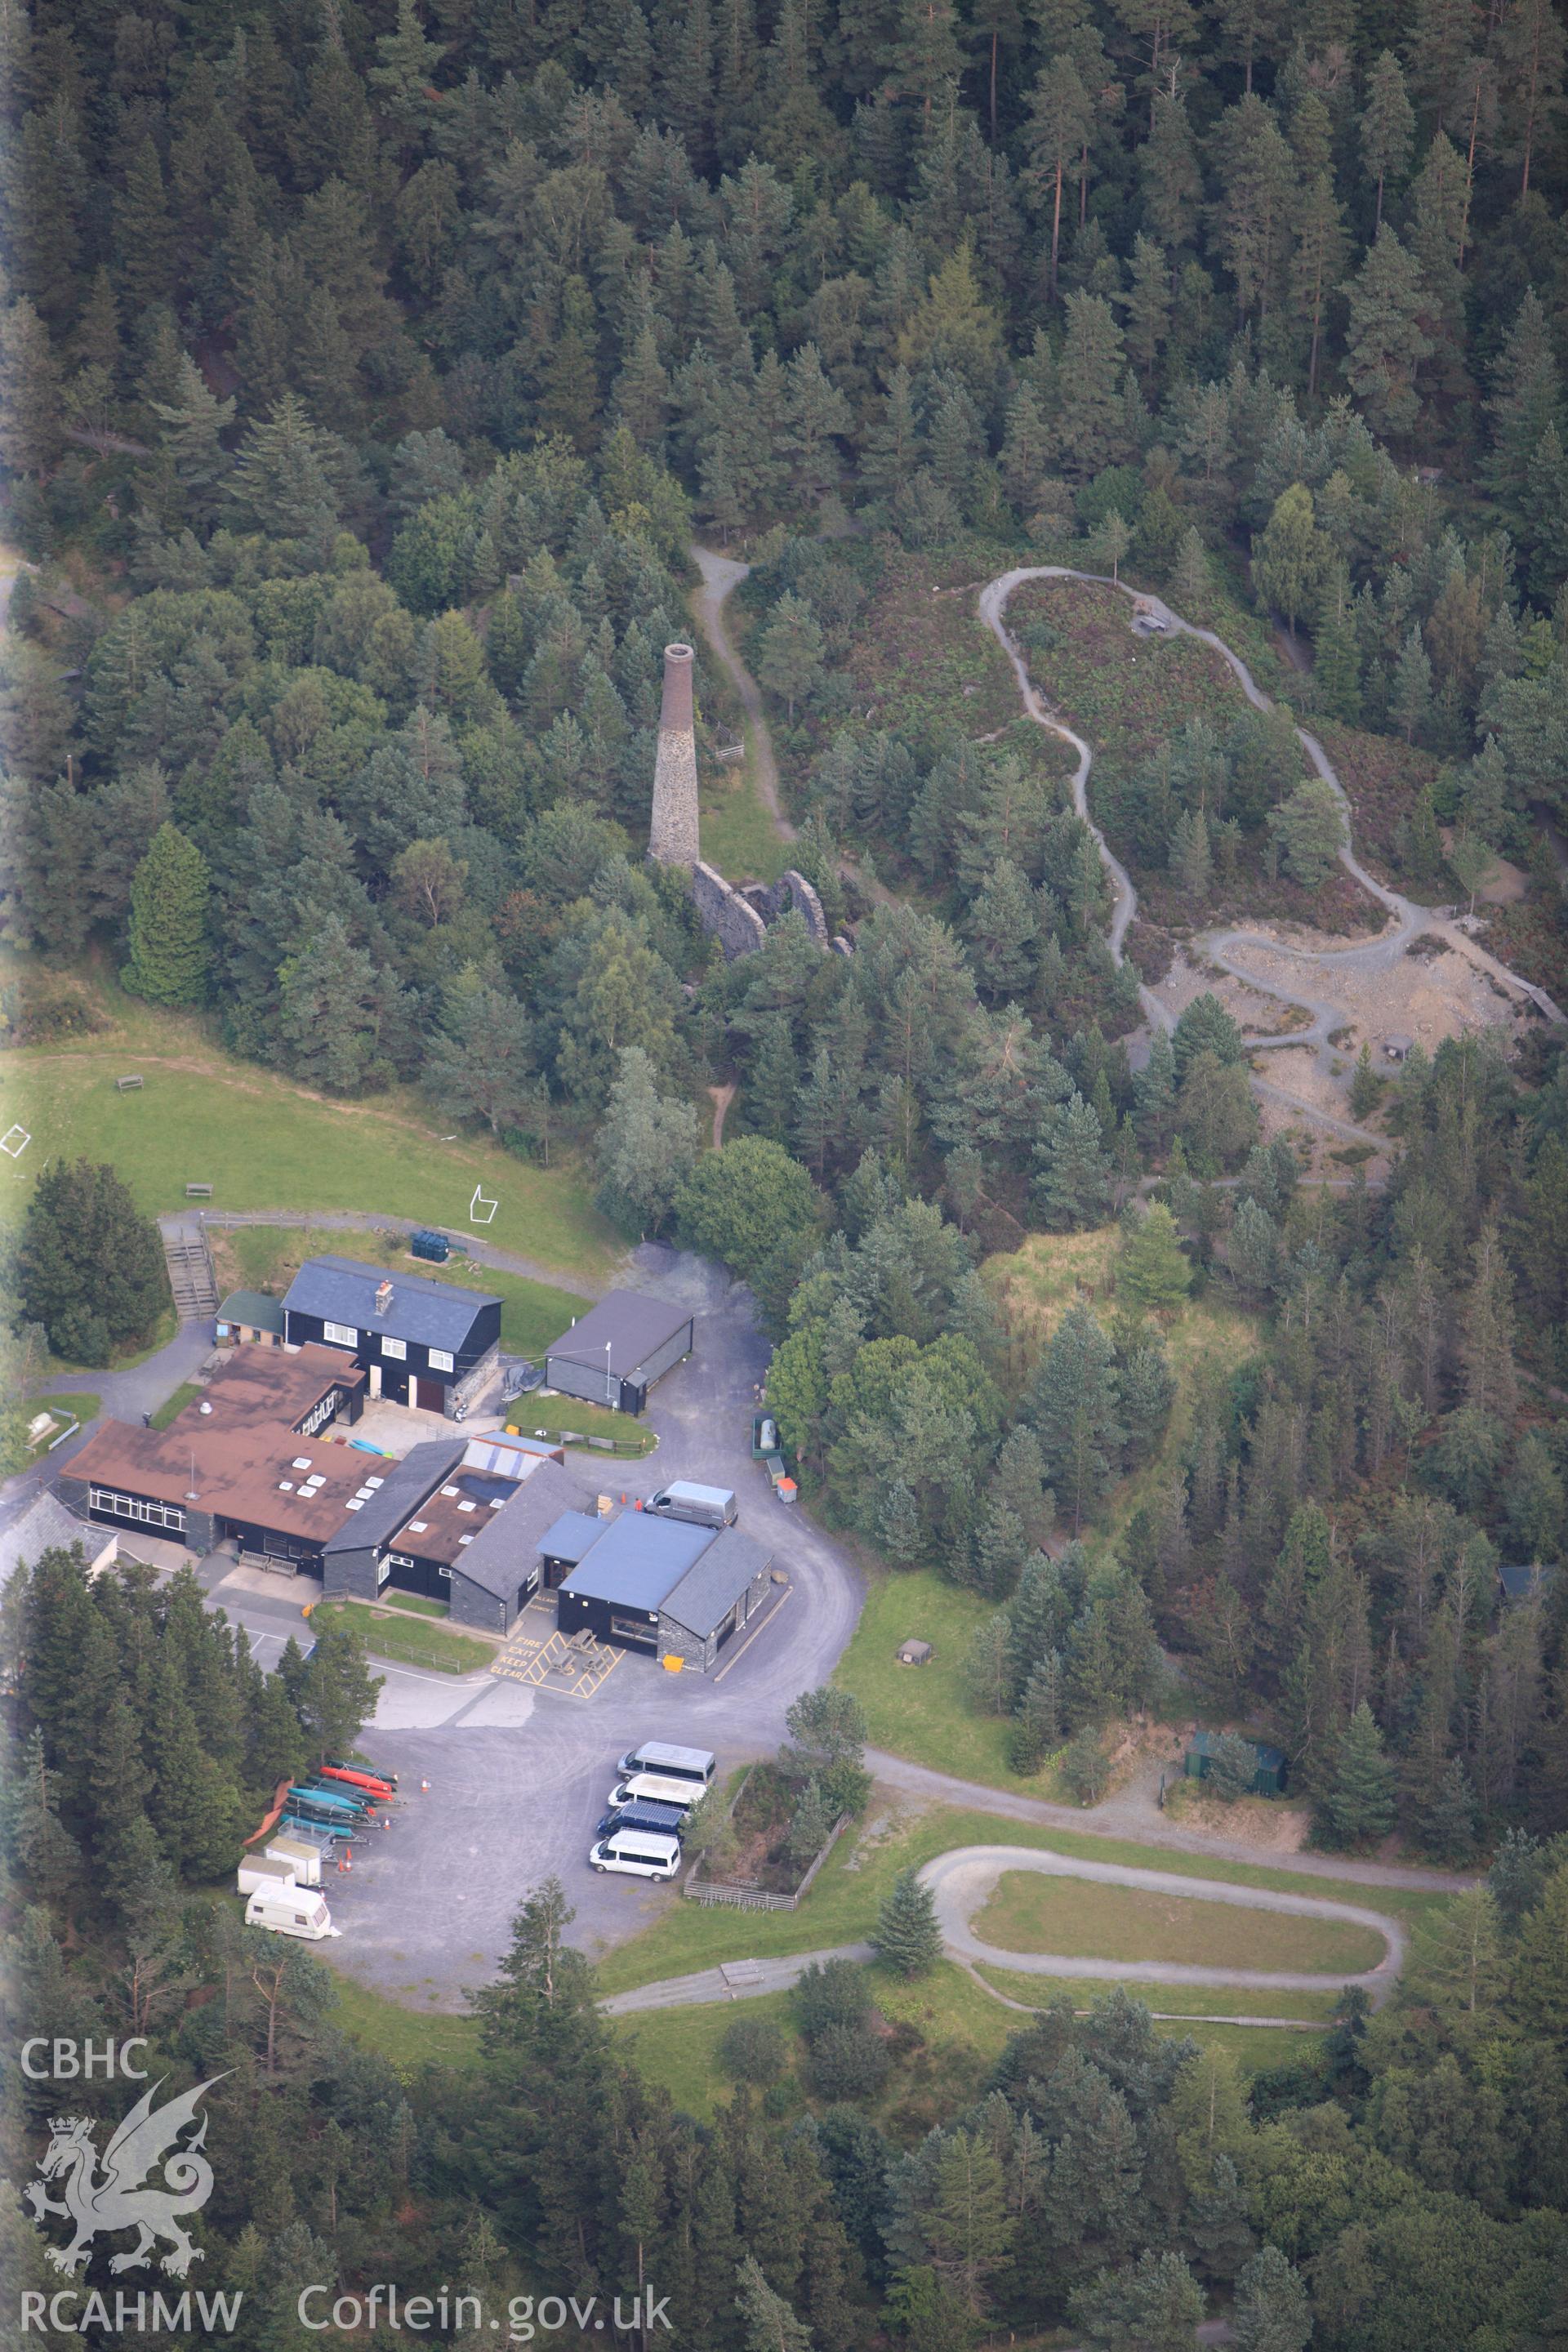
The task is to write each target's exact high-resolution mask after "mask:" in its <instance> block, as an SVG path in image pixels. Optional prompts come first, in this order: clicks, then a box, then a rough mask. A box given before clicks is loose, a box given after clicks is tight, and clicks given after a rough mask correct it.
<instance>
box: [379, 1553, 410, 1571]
mask: <svg viewBox="0 0 1568 2352" xmlns="http://www.w3.org/2000/svg"><path fill="white" fill-rule="evenodd" d="M386 1565H387V1567H388V1568H412V1567H413V1565H414V1562H413V1561H412V1560H411V1559H409V1557H408V1554H407V1553H406V1552H405V1551H389V1552H388V1553H387V1555H386Z"/></svg>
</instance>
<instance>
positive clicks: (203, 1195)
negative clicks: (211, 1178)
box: [185, 1184, 213, 1201]
mask: <svg viewBox="0 0 1568 2352" xmlns="http://www.w3.org/2000/svg"><path fill="white" fill-rule="evenodd" d="M212 1196H213V1188H212V1186H211V1185H210V1184H187V1185H186V1187H185V1198H186V1200H187V1201H210V1200H211V1199H212Z"/></svg>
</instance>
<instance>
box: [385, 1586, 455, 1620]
mask: <svg viewBox="0 0 1568 2352" xmlns="http://www.w3.org/2000/svg"><path fill="white" fill-rule="evenodd" d="M382 1605H383V1607H384V1608H387V1609H405V1610H406V1611H407V1612H408V1614H409V1615H410V1616H411V1617H435V1618H437V1619H439V1618H442V1617H445V1616H446V1615H447V1604H446V1602H445V1601H427V1600H426V1597H425V1595H424V1594H423V1593H422V1592H394V1591H392V1589H391V1587H390V1586H388V1588H387V1591H386V1592H385V1595H384V1599H383V1603H382Z"/></svg>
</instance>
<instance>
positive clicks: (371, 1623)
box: [310, 1601, 495, 1675]
mask: <svg viewBox="0 0 1568 2352" xmlns="http://www.w3.org/2000/svg"><path fill="white" fill-rule="evenodd" d="M310 1622H311V1624H312V1625H313V1626H318V1627H319V1626H321V1625H322V1624H331V1625H348V1626H351V1627H352V1628H353V1631H354V1632H355V1633H359V1634H362V1635H363V1639H364V1645H365V1648H366V1649H367V1650H368V1651H369V1652H370V1654H371V1655H372V1657H373V1658H390V1659H391V1660H392V1661H393V1662H394V1664H397V1665H400V1666H429V1667H431V1668H432V1669H433V1670H434V1672H436V1673H437V1674H438V1675H472V1674H477V1673H478V1672H479V1669H480V1668H481V1667H482V1666H485V1665H488V1664H489V1660H490V1658H491V1656H492V1655H493V1654H494V1651H495V1644H494V1643H493V1642H488V1641H487V1640H486V1639H485V1637H484V1635H483V1634H482V1633H448V1632H447V1628H446V1627H445V1626H444V1625H432V1624H430V1623H428V1622H426V1620H425V1619H424V1618H408V1617H392V1616H384V1615H383V1614H382V1612H381V1611H380V1610H379V1609H371V1608H367V1607H366V1605H365V1603H364V1602H363V1601H317V1603H316V1605H315V1607H314V1608H313V1609H312V1610H311V1612H310Z"/></svg>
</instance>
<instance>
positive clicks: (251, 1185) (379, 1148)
mask: <svg viewBox="0 0 1568 2352" xmlns="http://www.w3.org/2000/svg"><path fill="white" fill-rule="evenodd" d="M6 968H7V969H8V970H15V969H16V968H17V965H16V960H12V961H10V962H9V964H8V965H7V967H6ZM99 994H100V997H101V1002H102V1004H103V1008H104V1010H105V1011H106V1012H107V1013H109V1014H110V1016H111V1021H112V1026H111V1027H110V1030H109V1031H108V1032H107V1033H106V1034H105V1035H103V1036H98V1037H93V1038H91V1039H89V1040H87V1041H85V1042H83V1043H81V1044H79V1045H66V1046H62V1047H59V1048H54V1047H51V1048H47V1049H45V1048H26V1049H25V1050H23V1051H20V1052H18V1053H16V1054H14V1055H7V1056H6V1071H5V1087H6V1093H7V1108H6V1117H7V1118H13V1117H16V1118H22V1120H23V1121H24V1123H25V1124H26V1126H28V1127H29V1128H31V1129H32V1131H33V1134H34V1137H35V1139H36V1144H37V1159H38V1163H39V1165H40V1166H41V1165H42V1164H43V1160H44V1159H45V1158H46V1157H48V1158H53V1157H55V1156H57V1155H58V1154H60V1153H64V1154H66V1155H67V1156H74V1155H76V1154H77V1153H79V1152H86V1153H87V1154H88V1155H89V1158H92V1159H94V1160H110V1161H112V1162H113V1164H114V1165H115V1166H116V1167H117V1168H118V1169H119V1171H120V1172H121V1175H122V1176H123V1177H124V1178H125V1180H126V1181H127V1182H128V1183H129V1184H130V1186H131V1188H132V1192H134V1193H135V1195H136V1198H137V1200H138V1202H140V1203H141V1205H142V1208H143V1209H144V1210H146V1211H148V1212H149V1213H158V1212H159V1211H163V1210H168V1209H183V1208H184V1206H185V1186H186V1184H187V1183H188V1182H194V1181H199V1182H202V1183H210V1184H211V1185H212V1186H213V1187H214V1198H213V1206H214V1207H215V1208H216V1209H277V1208H288V1209H299V1210H302V1211H308V1210H310V1209H338V1210H342V1209H347V1210H359V1211H363V1212H365V1213H368V1214H374V1213H378V1212H384V1213H386V1214H389V1215H393V1216H403V1217H413V1218H418V1219H421V1220H427V1221H429V1222H430V1223H436V1224H449V1225H452V1226H455V1227H457V1228H458V1230H460V1231H467V1230H468V1202H469V1200H470V1199H471V1197H472V1194H473V1192H474V1188H475V1186H476V1185H479V1187H480V1188H481V1190H482V1191H483V1192H484V1194H485V1195H486V1196H487V1197H488V1198H489V1199H492V1200H494V1201H496V1202H498V1204H499V1205H498V1207H497V1209H496V1213H495V1217H494V1220H493V1222H492V1223H490V1224H489V1225H487V1226H486V1228H485V1238H486V1239H487V1240H488V1241H492V1242H496V1243H499V1244H500V1245H501V1246H502V1247H503V1248H507V1249H512V1250H517V1251H519V1252H521V1253H523V1254H525V1255H528V1256H531V1257H536V1258H538V1259H540V1260H541V1261H542V1263H544V1264H546V1265H551V1266H557V1267H559V1268H560V1269H561V1271H562V1272H563V1273H567V1274H574V1273H581V1274H594V1275H598V1274H603V1273H606V1272H607V1271H608V1270H609V1268H610V1266H611V1265H613V1264H614V1263H615V1260H616V1257H617V1256H618V1255H619V1254H620V1251H619V1244H617V1242H616V1237H615V1235H614V1234H613V1233H612V1231H611V1229H610V1227H609V1226H608V1225H607V1224H606V1223H605V1221H604V1219H603V1218H601V1217H600V1216H599V1215H598V1214H597V1213H596V1212H595V1209H594V1208H593V1206H592V1203H591V1202H590V1200H589V1197H588V1188H587V1186H586V1184H585V1183H584V1181H583V1178H582V1175H581V1173H580V1171H578V1170H577V1169H576V1168H575V1167H574V1166H573V1165H570V1164H563V1166H561V1167H558V1168H552V1169H544V1168H536V1167H532V1166H531V1165H529V1164H528V1163H526V1162H524V1161H522V1160H514V1159H513V1158H512V1157H511V1156H510V1153H507V1152H504V1151H502V1150H500V1146H499V1145H497V1144H494V1143H490V1142H488V1141H485V1140H482V1139H479V1137H476V1136H469V1135H463V1136H458V1137H457V1138H455V1139H453V1140H452V1141H451V1142H445V1141H443V1140H442V1138H441V1135H440V1133H439V1132H438V1131H437V1130H436V1129H434V1128H433V1125H432V1113H431V1112H430V1110H429V1108H428V1107H427V1106H426V1104H425V1103H424V1102H423V1101H422V1100H421V1098H420V1097H419V1096H418V1095H416V1093H415V1092H414V1091H413V1090H412V1089H409V1088H400V1089H397V1090H395V1091H394V1092H392V1093H389V1094H386V1095H384V1096H377V1097H375V1098H374V1100H373V1101H370V1102H364V1103H340V1102H330V1101H327V1100H325V1099H324V1098H323V1097H319V1096H316V1095H311V1094H308V1093H306V1091H305V1090H304V1089H303V1088H302V1087H296V1086H293V1085H291V1084H290V1083H289V1080H288V1079H286V1078H281V1077H279V1076H275V1075H274V1074H273V1073H271V1072H269V1071H266V1070H262V1069H259V1068H257V1067H255V1066H253V1065H251V1064H249V1063H245V1062H238V1061H236V1060H235V1059H234V1058H233V1057H232V1056H231V1055H226V1054H224V1053H223V1052H221V1051H220V1050H219V1048H218V1047H217V1046H216V1045H214V1043H213V1041H212V1038H211V1037H210V1035H209V1034H207V1032H206V1030H205V1027H204V1026H203V1024H201V1023H200V1022H199V1021H198V1020H196V1019H195V1018H193V1017H190V1016H180V1015H177V1014H171V1013H162V1012H161V1013H156V1014H153V1013H151V1012H150V1010H149V1009H148V1008H147V1007H146V1006H139V1005H136V1004H135V1003H133V1002H132V1000H131V999H130V998H128V997H126V996H124V995H122V994H121V992H120V991H119V990H118V989H116V988H115V987H114V986H113V984H112V983H111V982H103V983H102V984H101V988H100V991H99ZM132 1071H134V1072H139V1073H140V1074H141V1075H142V1078H143V1079H144V1081H145V1083H144V1084H143V1086H142V1088H141V1089H140V1091H139V1092H136V1093H132V1094H125V1095H121V1094H117V1093H116V1091H115V1087H114V1081H115V1079H116V1078H117V1077H119V1076H123V1075H125V1074H127V1073H128V1072H132ZM32 1156H33V1155H32V1154H29V1158H31V1157H32ZM29 1193H30V1186H28V1185H27V1184H25V1183H24V1184H13V1185H8V1186H6V1187H5V1198H4V1200H3V1201H0V1215H4V1216H5V1217H7V1218H12V1219H14V1218H16V1217H19V1216H20V1214H21V1213H22V1212H23V1210H24V1209H25V1208H26V1202H27V1200H28V1197H29ZM550 1336H551V1337H552V1338H553V1337H554V1336H555V1335H554V1333H552V1334H550Z"/></svg>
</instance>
